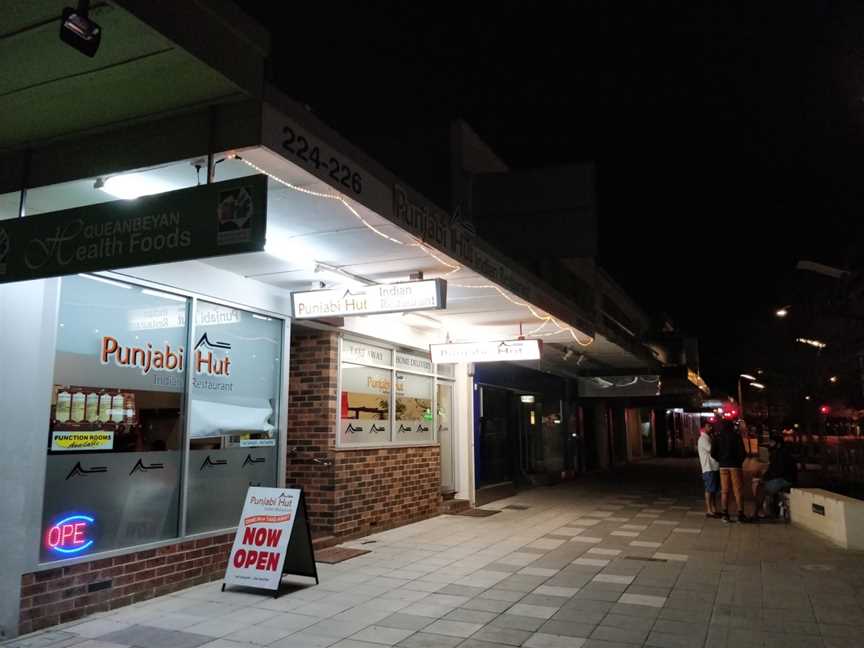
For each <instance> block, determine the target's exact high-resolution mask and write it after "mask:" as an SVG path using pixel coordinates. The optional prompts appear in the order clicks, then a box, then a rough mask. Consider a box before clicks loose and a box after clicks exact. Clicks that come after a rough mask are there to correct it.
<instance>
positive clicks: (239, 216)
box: [0, 175, 267, 283]
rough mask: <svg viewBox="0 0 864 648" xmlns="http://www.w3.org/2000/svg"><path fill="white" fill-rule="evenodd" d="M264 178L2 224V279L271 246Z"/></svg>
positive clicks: (51, 274)
mask: <svg viewBox="0 0 864 648" xmlns="http://www.w3.org/2000/svg"><path fill="white" fill-rule="evenodd" d="M266 225H267V178H266V176H264V175H256V176H249V177H246V178H237V179H235V180H226V181H224V182H216V183H213V184H209V185H201V186H198V187H192V188H191V189H178V190H177V191H168V192H165V193H161V194H155V195H152V196H142V197H140V198H136V199H134V200H115V201H111V202H106V203H100V204H98V205H88V206H86V207H76V208H74V209H65V210H63V211H58V212H52V213H50V214H38V215H34V216H28V217H25V218H17V219H9V220H2V221H0V283H6V282H11V281H24V280H28V279H41V278H45V277H57V276H62V275H70V274H76V273H79V272H97V271H99V270H113V269H117V268H129V267H133V266H141V265H151V264H154V263H168V262H172V261H185V260H189V259H201V258H206V257H212V256H220V255H225V254H238V253H241V252H257V251H260V250H263V249H264V237H265V233H266Z"/></svg>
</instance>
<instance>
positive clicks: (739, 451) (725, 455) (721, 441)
mask: <svg viewBox="0 0 864 648" xmlns="http://www.w3.org/2000/svg"><path fill="white" fill-rule="evenodd" d="M711 455H712V456H713V457H714V458H715V459H716V460H717V463H719V464H720V509H721V511H722V513H723V521H724V522H729V490H730V488H731V490H732V493H733V495H734V496H735V504H737V505H738V522H741V523H744V522H749V521H750V518H749V517H747V516H746V515H745V514H744V501H743V492H742V490H743V481H744V471H743V465H744V459H745V458H746V457H747V451H746V450H745V449H744V440H743V439H742V438H741V435H740V434H738V430H736V429H735V426H734V425H732V422H731V421H722V422H721V424H720V432H719V434H717V436H716V437H715V439H714V443H713V444H712V447H711Z"/></svg>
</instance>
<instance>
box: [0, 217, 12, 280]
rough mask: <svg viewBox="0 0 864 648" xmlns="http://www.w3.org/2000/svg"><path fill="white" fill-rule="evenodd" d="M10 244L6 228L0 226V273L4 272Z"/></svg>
mask: <svg viewBox="0 0 864 648" xmlns="http://www.w3.org/2000/svg"><path fill="white" fill-rule="evenodd" d="M11 247H12V244H11V243H10V242H9V235H8V234H7V233H6V230H5V229H3V228H2V227H0V275H4V274H6V260H7V259H8V258H9V250H10V249H11Z"/></svg>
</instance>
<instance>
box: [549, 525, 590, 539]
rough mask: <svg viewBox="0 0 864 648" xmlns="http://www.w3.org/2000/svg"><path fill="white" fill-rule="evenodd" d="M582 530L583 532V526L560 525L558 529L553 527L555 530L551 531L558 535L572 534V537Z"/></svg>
mask: <svg viewBox="0 0 864 648" xmlns="http://www.w3.org/2000/svg"><path fill="white" fill-rule="evenodd" d="M584 532H585V527H579V528H574V527H561V528H559V529H555V531H553V532H552V533H554V534H555V535H560V536H573V537H575V536H578V535H579V534H581V533H584Z"/></svg>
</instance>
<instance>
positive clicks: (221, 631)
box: [186, 617, 318, 641]
mask: <svg viewBox="0 0 864 648" xmlns="http://www.w3.org/2000/svg"><path fill="white" fill-rule="evenodd" d="M304 618H307V619H308V618H310V617H304ZM317 622H318V619H316V618H312V620H311V622H310V623H309V624H307V625H312V624H313V623H317ZM248 626H249V624H248V623H246V622H245V621H242V620H240V619H206V620H202V621H201V623H199V624H197V625H193V626H191V627H189V628H187V629H186V630H187V631H188V632H191V633H193V634H200V635H204V636H206V637H211V638H219V637H225V636H227V635H230V634H231V633H233V632H237V631H238V630H240V629H242V628H246V627H248ZM295 630H302V628H296V629H295ZM274 641H275V640H274Z"/></svg>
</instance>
